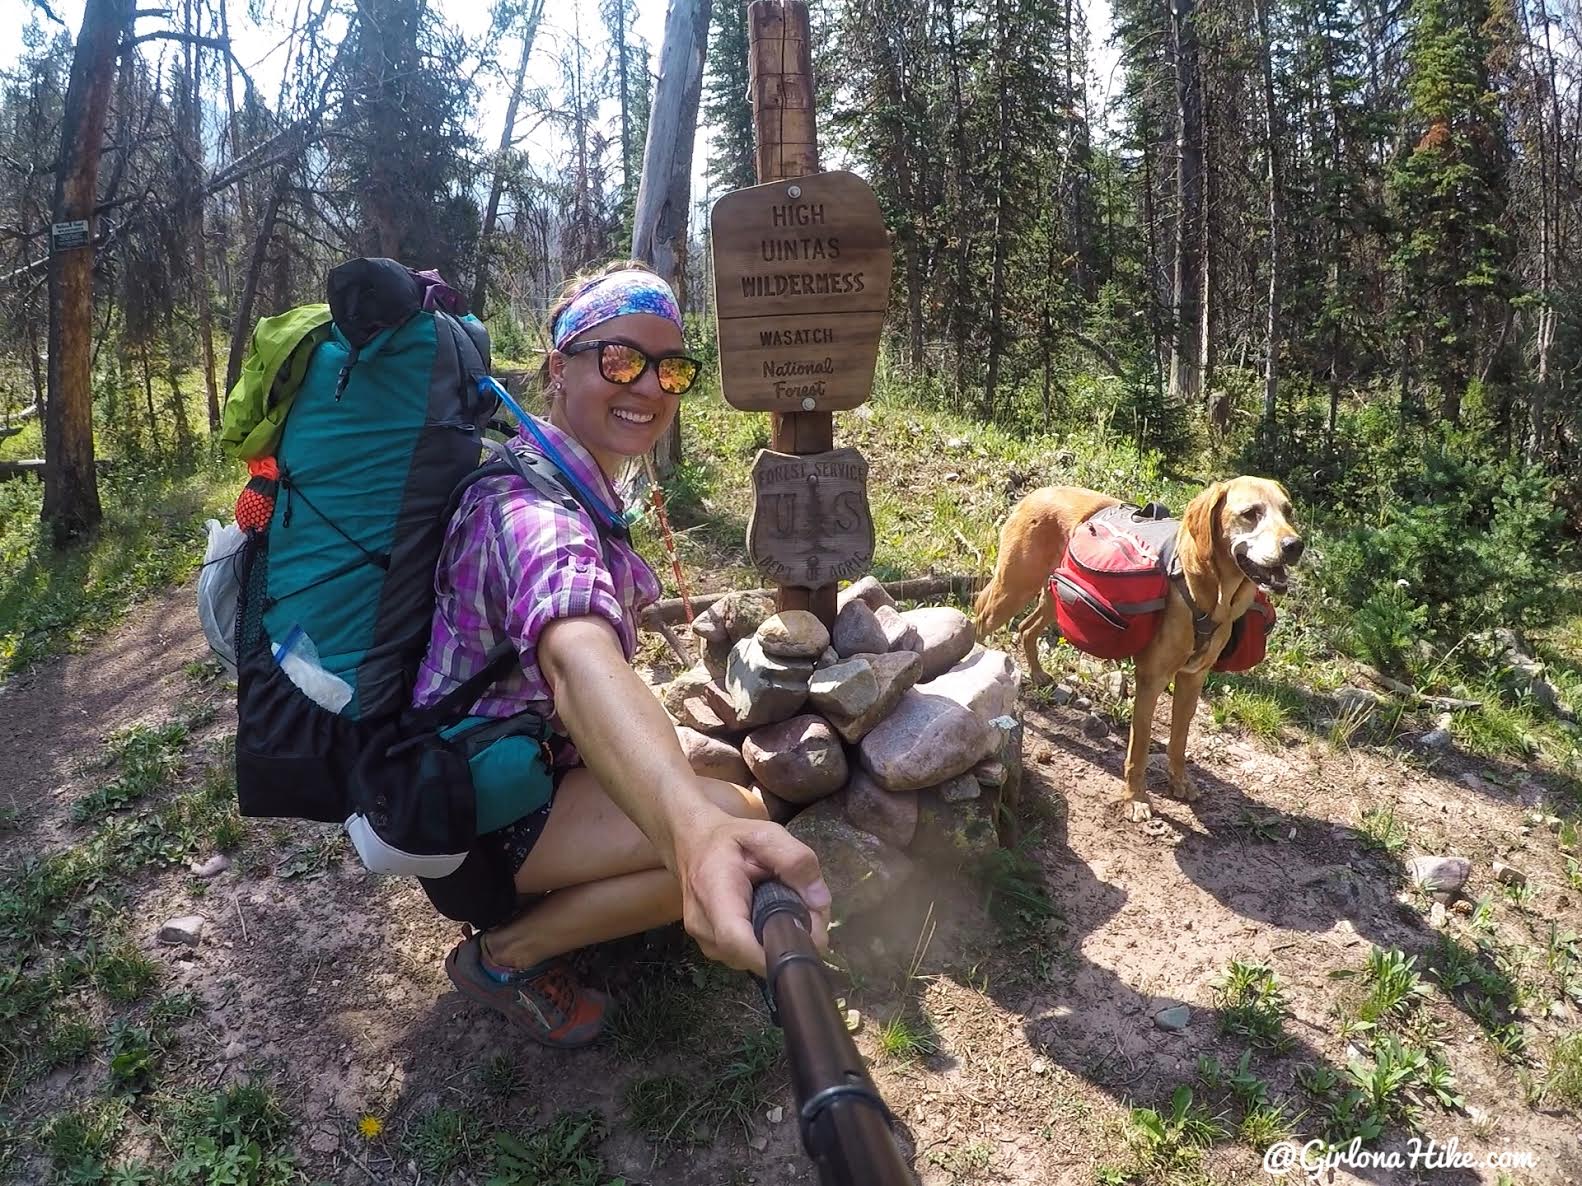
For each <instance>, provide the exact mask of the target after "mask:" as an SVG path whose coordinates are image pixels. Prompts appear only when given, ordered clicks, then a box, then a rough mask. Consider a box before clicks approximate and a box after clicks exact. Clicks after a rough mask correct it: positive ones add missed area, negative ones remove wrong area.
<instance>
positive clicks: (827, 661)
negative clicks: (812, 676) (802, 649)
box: [813, 647, 840, 671]
mask: <svg viewBox="0 0 1582 1186" xmlns="http://www.w3.org/2000/svg"><path fill="white" fill-rule="evenodd" d="M839 662H840V656H839V655H838V654H836V653H835V648H834V647H825V648H824V653H823V654H822V655H820V656H819V657H818V662H816V663H815V664H813V670H814V671H823V670H824V668H826V667H833V666H835V664H837V663H839Z"/></svg>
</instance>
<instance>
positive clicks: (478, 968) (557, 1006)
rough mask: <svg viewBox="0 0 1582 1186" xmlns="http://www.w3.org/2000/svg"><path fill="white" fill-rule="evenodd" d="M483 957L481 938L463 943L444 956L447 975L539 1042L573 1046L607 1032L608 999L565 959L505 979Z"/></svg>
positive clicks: (462, 990)
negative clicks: (586, 983)
mask: <svg viewBox="0 0 1582 1186" xmlns="http://www.w3.org/2000/svg"><path fill="white" fill-rule="evenodd" d="M481 956H482V948H481V947H480V936H478V935H474V936H473V937H472V938H470V939H467V940H465V941H463V942H461V943H458V944H457V945H456V946H455V948H454V949H452V951H451V953H450V954H449V955H448V956H446V957H445V975H447V976H449V977H450V982H451V983H452V984H454V985H455V986H456V988H457V989H458V990H459V991H460V992H461V994H462V996H464V997H467V998H469V999H471V1000H474V1001H477V1002H478V1003H479V1004H480V1005H488V1006H489V1008H491V1009H494V1010H497V1011H498V1012H500V1013H503V1014H504V1015H505V1017H506V1020H508V1021H509V1022H510V1023H511V1024H512V1025H514V1026H517V1027H518V1028H520V1029H522V1030H525V1031H526V1032H527V1035H528V1037H530V1038H532V1039H533V1040H534V1041H535V1042H541V1043H543V1044H544V1045H545V1046H554V1047H557V1048H559V1049H567V1050H569V1049H571V1048H573V1047H576V1046H586V1045H588V1043H590V1042H592V1041H594V1040H595V1039H596V1038H598V1036H599V1035H600V1034H601V1033H603V1032H604V1012H605V1008H606V1007H607V1006H608V1004H609V998H607V997H606V996H605V995H604V994H603V993H602V992H598V991H596V990H594V989H591V988H583V987H582V985H581V984H579V983H578V982H577V978H576V976H575V975H573V974H572V971H571V965H570V964H569V963H568V962H567V961H566V960H564V959H552V960H545V961H544V962H543V963H541V964H538V965H535V966H534V967H532V968H528V969H525V970H523V971H521V972H517V973H515V974H513V975H512V977H511V979H510V980H508V981H506V982H504V983H501V982H500V981H498V980H496V979H495V978H494V977H493V976H491V975H489V973H488V972H487V971H485V970H484V966H483V961H482V958H481Z"/></svg>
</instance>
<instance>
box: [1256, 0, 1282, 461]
mask: <svg viewBox="0 0 1582 1186" xmlns="http://www.w3.org/2000/svg"><path fill="white" fill-rule="evenodd" d="M1256 3H1257V9H1258V35H1259V38H1260V39H1261V41H1262V45H1261V47H1260V54H1259V57H1260V58H1261V62H1260V65H1261V66H1262V67H1263V135H1264V162H1265V164H1266V165H1267V176H1266V183H1267V184H1268V187H1269V322H1268V336H1267V339H1266V340H1265V342H1264V354H1263V424H1264V431H1265V432H1266V433H1268V434H1269V439H1270V440H1273V439H1274V428H1275V420H1276V417H1277V414H1278V404H1277V402H1276V401H1277V399H1278V396H1279V384H1280V223H1281V202H1280V197H1281V195H1280V134H1279V129H1278V128H1277V127H1276V126H1275V120H1276V118H1277V117H1276V115H1275V106H1274V64H1273V62H1271V61H1270V58H1271V57H1272V56H1273V53H1274V46H1273V42H1271V41H1270V40H1269V0H1256Z"/></svg>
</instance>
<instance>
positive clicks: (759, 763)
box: [742, 713, 849, 803]
mask: <svg viewBox="0 0 1582 1186" xmlns="http://www.w3.org/2000/svg"><path fill="white" fill-rule="evenodd" d="M742 757H743V758H745V759H746V761H747V768H748V769H749V770H751V771H752V773H753V777H754V778H755V779H756V780H757V781H758V783H759V785H760V786H762V787H764V788H765V789H766V790H769V791H773V792H774V793H775V794H776V795H779V796H780V797H781V798H782V799H789V800H790V801H791V802H793V803H812V802H813V801H815V800H817V799H822V798H824V797H825V796H826V795H831V794H833V793H834V792H836V791H838V790H839V789H840V788H841V787H842V786H844V785H845V783H846V777H847V774H848V773H849V771H848V769H847V765H846V751H845V749H844V748H843V747H842V746H841V743H840V738H839V737H837V736H836V735H835V730H834V729H832V728H830V725H829V722H828V721H826V720H825V719H824V718H823V717H819V716H814V715H812V714H811V713H808V714H805V715H803V716H798V717H792V718H791V719H790V720H788V721H781V722H780V723H779V724H774V725H766V726H764V727H763V728H762V729H755V730H753V731H752V732H751V733H749V734H748V735H747V739H746V740H745V741H744V742H742Z"/></svg>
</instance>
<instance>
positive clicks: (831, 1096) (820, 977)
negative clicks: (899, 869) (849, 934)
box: [753, 881, 917, 1186]
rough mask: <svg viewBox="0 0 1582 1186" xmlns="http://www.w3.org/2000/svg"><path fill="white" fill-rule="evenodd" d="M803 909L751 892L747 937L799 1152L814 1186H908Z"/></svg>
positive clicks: (911, 1183) (793, 896) (792, 895)
mask: <svg viewBox="0 0 1582 1186" xmlns="http://www.w3.org/2000/svg"><path fill="white" fill-rule="evenodd" d="M810 925H811V924H810V921H809V917H808V910H807V906H806V905H805V904H804V903H803V901H802V899H801V898H800V897H799V896H798V895H797V892H796V891H795V890H793V889H792V888H791V887H790V886H787V885H785V884H784V883H782V882H779V881H763V882H759V884H758V885H757V886H756V887H755V888H754V889H753V933H754V934H755V935H756V936H757V937H758V941H759V942H760V943H762V944H763V945H764V955H765V956H766V957H767V958H766V961H765V962H766V968H767V977H766V980H765V995H766V996H767V997H768V999H769V1007H770V1009H771V1011H772V1012H773V1014H774V1019H775V1021H776V1022H777V1023H778V1024H779V1026H780V1028H781V1029H782V1030H783V1031H784V1032H785V1047H786V1060H787V1061H788V1062H789V1063H790V1064H791V1088H792V1091H793V1092H794V1093H795V1095H796V1107H797V1120H798V1123H799V1124H800V1126H801V1129H802V1147H803V1148H804V1149H806V1150H807V1155H808V1156H809V1157H810V1158H812V1159H813V1164H814V1165H815V1166H817V1167H818V1177H819V1182H820V1183H822V1186H915V1184H916V1181H917V1179H916V1178H914V1177H913V1175H912V1171H911V1170H910V1169H908V1168H907V1165H906V1162H905V1161H904V1160H903V1159H902V1157H901V1150H900V1149H899V1148H898V1147H897V1146H896V1143H895V1137H894V1135H893V1134H892V1133H891V1131H890V1127H891V1123H892V1121H891V1117H890V1109H889V1108H887V1107H885V1105H884V1100H883V1099H882V1098H881V1097H880V1095H879V1092H878V1089H877V1088H875V1087H874V1085H873V1080H872V1079H870V1078H869V1077H868V1072H867V1069H866V1068H865V1067H864V1066H863V1062H862V1056H861V1055H860V1054H858V1053H857V1046H856V1044H855V1043H854V1042H853V1041H852V1040H851V1035H850V1034H849V1033H847V1032H846V1023H845V1019H844V1018H842V1017H841V1015H840V1012H839V1011H838V1010H837V1009H836V1008H835V997H834V994H833V993H832V992H831V991H830V986H829V981H828V980H827V979H826V978H825V975H824V963H823V961H822V960H820V959H819V957H818V953H817V952H816V951H814V949H813V940H812V938H811V936H810V934H809V927H810Z"/></svg>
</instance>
